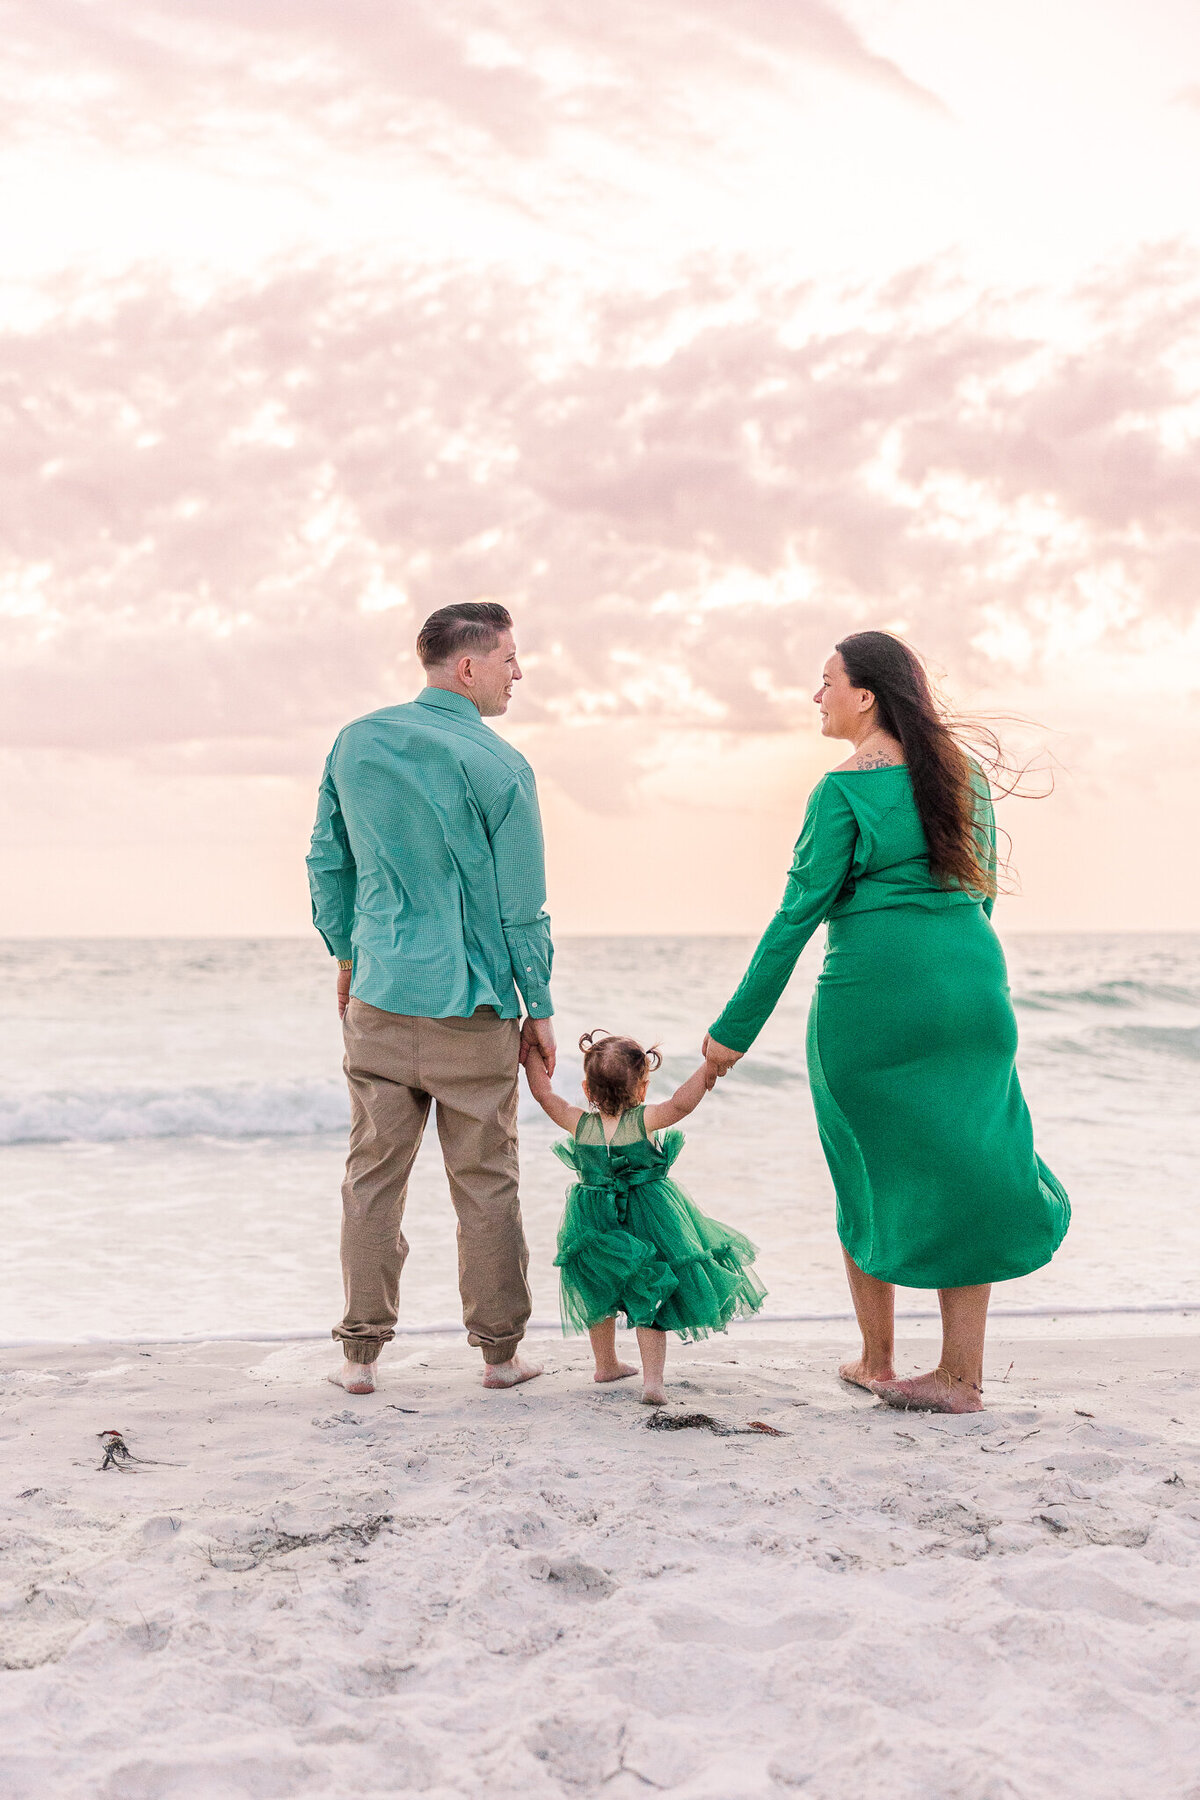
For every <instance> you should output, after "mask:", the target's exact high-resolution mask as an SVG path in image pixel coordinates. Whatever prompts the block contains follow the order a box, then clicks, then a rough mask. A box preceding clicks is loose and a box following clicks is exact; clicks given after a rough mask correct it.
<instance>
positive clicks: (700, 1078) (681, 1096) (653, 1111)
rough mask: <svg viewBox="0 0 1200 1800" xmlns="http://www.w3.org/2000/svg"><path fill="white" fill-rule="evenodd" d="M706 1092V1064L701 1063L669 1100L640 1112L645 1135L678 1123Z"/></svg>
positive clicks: (691, 1110) (697, 1104) (693, 1110)
mask: <svg viewBox="0 0 1200 1800" xmlns="http://www.w3.org/2000/svg"><path fill="white" fill-rule="evenodd" d="M707 1092H708V1065H707V1063H701V1064H700V1067H699V1068H698V1069H697V1070H696V1073H695V1074H694V1075H689V1076H688V1078H687V1080H686V1081H685V1082H684V1084H683V1086H682V1087H678V1088H676V1089H675V1092H674V1093H673V1094H672V1095H671V1098H670V1099H669V1100H664V1101H663V1102H662V1104H661V1106H648V1107H647V1108H646V1110H645V1112H644V1113H643V1114H642V1123H643V1124H644V1125H645V1127H646V1135H647V1136H649V1135H650V1134H651V1133H652V1132H655V1131H661V1130H662V1129H663V1127H664V1126H665V1125H678V1123H679V1121H680V1119H686V1118H687V1116H688V1114H689V1113H690V1112H695V1110H696V1108H697V1107H698V1106H699V1104H700V1102H701V1101H702V1100H703V1098H704V1096H705V1094H707Z"/></svg>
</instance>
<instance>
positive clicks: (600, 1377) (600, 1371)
mask: <svg viewBox="0 0 1200 1800" xmlns="http://www.w3.org/2000/svg"><path fill="white" fill-rule="evenodd" d="M636 1374H637V1364H636V1363H623V1362H614V1363H605V1364H604V1366H603V1367H601V1366H600V1364H599V1363H597V1365H596V1373H595V1374H594V1375H593V1376H592V1380H593V1381H624V1379H625V1377H626V1376H627V1375H636Z"/></svg>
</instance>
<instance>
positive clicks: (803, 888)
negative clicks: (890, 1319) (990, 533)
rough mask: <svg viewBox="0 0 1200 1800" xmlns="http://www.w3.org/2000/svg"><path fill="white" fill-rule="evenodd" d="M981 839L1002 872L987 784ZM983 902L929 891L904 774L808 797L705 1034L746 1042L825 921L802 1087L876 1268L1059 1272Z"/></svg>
mask: <svg viewBox="0 0 1200 1800" xmlns="http://www.w3.org/2000/svg"><path fill="white" fill-rule="evenodd" d="M978 829H979V832H980V837H981V842H982V841H984V840H986V842H987V843H988V844H989V846H990V855H991V861H992V865H993V867H994V866H995V830H996V828H995V818H994V814H993V812H992V805H991V800H990V799H989V798H988V797H987V795H986V792H981V793H980V797H979V811H978ZM991 911H992V903H991V901H990V900H986V899H985V900H981V899H980V897H979V896H978V895H975V894H968V893H964V892H963V891H962V890H961V889H957V888H944V887H941V886H939V885H938V884H937V882H936V881H935V880H934V879H933V877H932V875H931V873H930V869H929V856H928V850H927V846H926V842H925V834H924V831H923V830H922V827H921V821H920V817H919V815H918V813H917V808H916V802H915V801H914V799H913V793H912V786H911V783H910V781H909V776H908V770H907V769H906V768H905V767H903V766H895V767H891V768H884V769H870V770H866V769H843V770H837V771H835V772H834V773H832V774H829V775H826V776H824V777H823V778H822V779H821V780H820V781H819V782H818V783H817V786H816V787H815V788H814V789H813V792H812V795H811V796H810V798H809V803H808V811H807V813H806V814H805V819H804V829H803V831H802V832H801V835H800V840H799V842H798V844H797V845H796V854H795V860H794V862H793V864H792V869H791V873H790V875H789V877H788V884H787V889H786V891H785V893H784V898H783V903H782V905H781V906H780V908H779V911H778V912H777V913H776V914H775V917H774V918H773V919H772V920H771V923H770V924H769V925H768V926H767V929H766V931H765V933H764V934H763V937H762V941H761V942H760V944H759V946H758V949H757V950H756V951H755V953H754V957H753V959H752V961H751V963H750V966H749V968H748V969H747V971H746V974H745V976H744V977H743V979H742V982H741V985H740V986H739V988H738V990H737V992H736V993H735V994H734V996H733V998H732V1000H731V1001H730V1002H729V1004H728V1006H727V1007H726V1008H725V1010H724V1012H723V1013H722V1014H721V1016H720V1018H719V1019H717V1020H716V1021H715V1022H714V1024H713V1025H712V1027H711V1035H712V1036H713V1038H715V1039H716V1041H717V1042H718V1043H719V1044H725V1045H727V1046H728V1047H729V1048H730V1049H731V1050H747V1049H749V1047H750V1045H751V1044H752V1043H753V1041H754V1039H755V1037H756V1036H757V1035H758V1033H759V1031H760V1030H761V1029H762V1027H763V1025H764V1024H765V1023H766V1020H767V1019H768V1018H769V1016H770V1014H771V1012H772V1010H773V1008H774V1006H775V1004H776V1002H777V1000H778V999H779V996H780V994H781V993H782V992H783V990H784V988H785V986H786V985H787V982H788V978H789V976H790V975H791V973H792V970H793V968H794V967H795V964H796V959H797V957H798V956H799V954H800V952H801V951H802V950H803V948H804V946H805V944H806V943H807V942H808V940H809V938H810V937H811V936H812V934H813V932H814V931H815V930H816V928H817V926H818V925H819V924H820V923H821V921H822V920H823V919H824V920H828V922H829V933H828V945H827V949H826V952H825V963H824V967H823V968H822V970H821V974H820V976H819V978H818V981H817V987H816V992H815V994H814V995H813V1001H812V1007H811V1010H810V1012H809V1017H808V1075H809V1085H810V1087H811V1089H812V1097H813V1103H814V1106H815V1109H816V1115H817V1128H818V1130H819V1131H820V1134H821V1143H822V1146H823V1148H824V1151H825V1158H826V1161H827V1162H828V1164H829V1172H830V1174H831V1175H832V1177H833V1184H834V1187H835V1189H836V1191H837V1224H838V1236H839V1237H840V1238H841V1241H842V1243H843V1245H844V1246H845V1248H846V1250H847V1251H848V1253H849V1254H850V1256H851V1257H852V1258H853V1260H854V1261H855V1262H856V1263H857V1264H858V1266H859V1268H860V1269H863V1270H865V1271H866V1273H867V1274H868V1275H874V1276H877V1277H878V1279H879V1280H881V1281H894V1282H898V1283H901V1284H902V1285H904V1286H905V1287H917V1288H942V1287H969V1286H973V1285H974V1284H976V1283H980V1282H990V1281H1004V1280H1008V1279H1010V1278H1011V1277H1013V1276H1016V1275H1027V1274H1029V1272H1030V1270H1031V1269H1038V1268H1040V1267H1041V1266H1042V1264H1043V1263H1046V1262H1049V1260H1050V1258H1051V1257H1052V1256H1053V1255H1054V1252H1055V1251H1056V1250H1057V1248H1058V1246H1059V1244H1060V1243H1061V1242H1062V1240H1063V1237H1064V1235H1065V1234H1066V1230H1067V1226H1068V1224H1069V1223H1070V1218H1071V1208H1070V1203H1069V1202H1068V1200H1067V1196H1066V1194H1065V1192H1064V1191H1063V1188H1062V1186H1061V1184H1060V1183H1059V1181H1058V1180H1057V1179H1056V1178H1055V1176H1054V1175H1053V1174H1052V1173H1051V1171H1050V1170H1049V1169H1048V1168H1047V1167H1046V1165H1045V1163H1043V1162H1042V1160H1041V1158H1040V1157H1039V1156H1038V1155H1037V1154H1036V1152H1035V1150H1034V1147H1033V1127H1032V1125H1031V1123H1030V1118H1029V1111H1028V1108H1027V1107H1026V1105H1025V1099H1024V1096H1023V1095H1022V1093H1021V1086H1020V1083H1019V1081H1018V1080H1017V1072H1016V1067H1015V1061H1014V1059H1015V1056H1016V1049H1017V1022H1016V1019H1015V1018H1014V1016H1013V1009H1012V1002H1011V1000H1010V998H1009V992H1008V971H1007V969H1006V967H1005V962H1004V952H1003V950H1002V949H1001V948H1000V942H999V940H998V938H997V937H996V934H995V932H994V931H993V930H992V926H991Z"/></svg>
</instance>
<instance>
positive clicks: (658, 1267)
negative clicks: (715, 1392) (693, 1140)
mask: <svg viewBox="0 0 1200 1800" xmlns="http://www.w3.org/2000/svg"><path fill="white" fill-rule="evenodd" d="M579 1048H580V1049H581V1050H582V1051H583V1091H584V1094H585V1095H586V1096H587V1099H588V1101H589V1102H590V1105H591V1108H592V1110H591V1111H589V1112H584V1111H583V1109H582V1107H579V1106H571V1105H569V1104H568V1103H567V1101H565V1100H563V1099H560V1098H559V1096H558V1095H557V1094H556V1093H555V1092H554V1090H553V1088H552V1087H551V1085H550V1077H549V1076H548V1075H547V1073H546V1065H545V1063H544V1062H543V1060H542V1058H541V1056H540V1055H539V1054H538V1051H537V1049H536V1047H534V1046H531V1047H530V1050H529V1056H528V1060H527V1061H526V1064H525V1073H526V1075H527V1077H528V1080H529V1090H530V1092H531V1093H532V1095H533V1097H534V1099H535V1100H536V1101H537V1103H538V1105H539V1106H540V1107H541V1108H542V1111H543V1112H545V1113H548V1114H549V1116H550V1118H552V1119H553V1120H554V1123H555V1124H556V1125H561V1126H562V1128H563V1130H564V1131H569V1132H570V1133H571V1141H570V1143H569V1144H555V1146H554V1150H555V1154H556V1155H558V1156H560V1157H561V1158H562V1160H563V1161H564V1162H565V1163H566V1164H567V1165H568V1167H569V1168H571V1169H573V1170H574V1171H575V1173H576V1175H577V1177H578V1179H577V1180H576V1181H575V1182H574V1183H573V1184H572V1186H571V1188H570V1189H569V1191H568V1193H567V1205H566V1210H565V1212H564V1213H563V1221H562V1226H561V1228H560V1230H559V1234H558V1255H557V1256H556V1257H555V1265H556V1267H557V1268H558V1269H559V1270H560V1271H561V1282H562V1319H563V1330H564V1331H587V1332H588V1333H589V1335H590V1337H591V1340H592V1350H593V1352H594V1354H595V1358H596V1375H595V1379H596V1380H597V1381H621V1380H623V1378H624V1377H625V1376H626V1375H636V1374H637V1370H636V1369H635V1368H634V1367H633V1366H632V1365H631V1364H630V1363H623V1362H618V1360H617V1352H616V1324H617V1314H618V1313H622V1314H624V1317H625V1322H626V1324H628V1325H634V1326H636V1327H637V1336H638V1350H639V1351H640V1353H641V1359H642V1384H643V1385H642V1400H643V1401H644V1402H645V1404H646V1405H647V1406H664V1405H665V1404H666V1398H667V1397H666V1394H665V1393H664V1391H663V1369H664V1367H665V1364H666V1357H667V1338H666V1334H667V1332H668V1331H677V1332H678V1333H679V1335H680V1337H682V1338H684V1339H689V1338H699V1337H707V1336H708V1333H709V1332H710V1331H724V1329H725V1327H726V1326H727V1325H728V1323H729V1321H730V1319H731V1318H733V1317H734V1315H735V1314H739V1315H745V1314H747V1313H753V1312H757V1311H758V1309H759V1307H760V1306H761V1305H762V1303H763V1300H764V1299H765V1298H766V1289H765V1288H764V1287H763V1286H762V1284H761V1282H760V1281H759V1280H758V1278H757V1276H755V1275H754V1273H753V1272H752V1271H751V1270H750V1269H749V1268H747V1267H746V1266H745V1265H746V1264H748V1263H752V1262H753V1261H754V1255H755V1250H754V1245H753V1244H752V1243H751V1242H750V1240H749V1238H746V1237H743V1236H742V1235H741V1233H740V1232H737V1231H731V1230H730V1229H729V1227H728V1226H727V1225H722V1224H720V1223H718V1221H717V1220H716V1219H709V1218H706V1217H705V1215H704V1214H703V1213H702V1212H701V1211H700V1210H699V1208H698V1207H697V1206H694V1205H693V1203H692V1202H691V1200H689V1199H688V1196H687V1195H686V1194H685V1193H684V1191H683V1189H682V1188H681V1187H679V1186H678V1184H677V1183H676V1182H674V1181H672V1180H671V1174H670V1170H671V1164H672V1163H673V1162H674V1161H675V1158H676V1157H677V1156H678V1155H679V1152H680V1151H681V1150H682V1148H683V1133H682V1132H681V1131H671V1130H668V1131H667V1132H666V1135H665V1136H664V1137H663V1139H662V1141H661V1142H660V1141H659V1138H658V1132H659V1131H660V1130H661V1129H662V1128H663V1127H664V1126H672V1125H675V1124H676V1123H677V1122H678V1121H679V1120H680V1119H686V1118H687V1116H688V1114H689V1113H690V1112H693V1111H694V1110H695V1108H696V1107H697V1106H699V1104H700V1102H701V1100H703V1098H704V1095H705V1092H706V1091H707V1081H706V1078H705V1069H704V1065H703V1064H701V1065H700V1067H699V1068H698V1069H697V1070H696V1072H695V1074H694V1075H689V1077H688V1079H687V1080H686V1081H685V1082H684V1084H683V1086H682V1087H681V1088H677V1089H676V1091H675V1093H674V1094H673V1095H672V1097H671V1098H670V1099H669V1100H667V1101H664V1102H663V1103H662V1104H661V1105H659V1106H647V1105H646V1104H645V1101H646V1089H647V1087H648V1086H649V1083H650V1076H651V1074H652V1073H653V1071H654V1070H655V1069H657V1068H658V1066H659V1063H660V1061H661V1058H660V1057H659V1054H658V1051H657V1050H643V1049H642V1046H641V1045H640V1044H638V1043H635V1042H634V1040H633V1039H632V1038H627V1037H610V1036H608V1035H607V1034H606V1033H604V1032H599V1031H589V1032H588V1033H587V1034H586V1035H585V1036H584V1037H581V1038H580V1040H579Z"/></svg>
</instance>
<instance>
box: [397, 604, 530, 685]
mask: <svg viewBox="0 0 1200 1800" xmlns="http://www.w3.org/2000/svg"><path fill="white" fill-rule="evenodd" d="M511 630H512V615H511V614H510V613H509V611H508V609H507V608H506V607H503V606H501V605H499V603H498V602H497V601H495V600H459V601H457V602H455V604H454V605H453V606H439V607H438V610H437V611H436V612H435V613H430V615H429V617H428V618H427V619H426V621H425V623H424V624H423V625H422V627H421V630H420V634H419V636H418V638H417V655H418V656H419V657H420V659H421V663H422V665H423V667H425V668H426V669H438V668H441V666H442V665H443V663H448V662H453V661H455V660H456V659H457V658H458V657H460V656H467V655H469V654H470V652H471V651H472V650H483V651H487V650H494V649H495V648H496V645H497V644H498V643H499V642H500V633H501V632H502V631H511Z"/></svg>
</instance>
